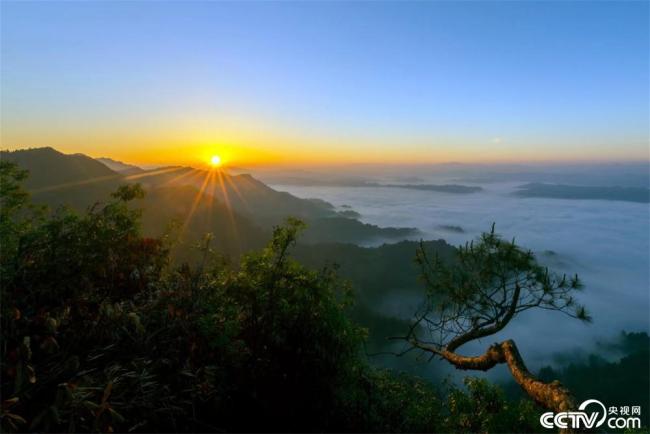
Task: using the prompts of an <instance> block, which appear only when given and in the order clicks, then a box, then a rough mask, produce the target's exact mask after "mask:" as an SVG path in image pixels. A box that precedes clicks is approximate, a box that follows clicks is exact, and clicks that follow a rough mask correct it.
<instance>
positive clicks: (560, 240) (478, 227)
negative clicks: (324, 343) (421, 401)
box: [258, 165, 650, 369]
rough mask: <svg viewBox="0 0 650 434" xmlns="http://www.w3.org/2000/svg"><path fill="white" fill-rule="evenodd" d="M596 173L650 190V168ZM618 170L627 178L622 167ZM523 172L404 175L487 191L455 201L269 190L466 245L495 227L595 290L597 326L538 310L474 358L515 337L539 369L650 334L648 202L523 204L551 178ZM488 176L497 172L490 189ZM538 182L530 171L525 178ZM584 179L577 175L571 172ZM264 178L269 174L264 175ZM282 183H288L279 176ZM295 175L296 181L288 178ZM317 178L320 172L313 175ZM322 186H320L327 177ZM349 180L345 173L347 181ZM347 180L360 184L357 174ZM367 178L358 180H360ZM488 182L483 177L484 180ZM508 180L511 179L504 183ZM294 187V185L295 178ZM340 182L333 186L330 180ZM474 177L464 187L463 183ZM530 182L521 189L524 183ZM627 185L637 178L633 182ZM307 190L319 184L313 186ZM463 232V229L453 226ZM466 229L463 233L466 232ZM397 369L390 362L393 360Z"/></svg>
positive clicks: (371, 178) (594, 171) (405, 308)
mask: <svg viewBox="0 0 650 434" xmlns="http://www.w3.org/2000/svg"><path fill="white" fill-rule="evenodd" d="M613 167H614V168H613V169H612V167H610V166H608V168H607V170H602V167H599V166H596V167H591V169H590V168H580V170H581V171H582V172H581V173H583V174H584V176H582V179H589V180H590V182H589V183H585V184H587V185H600V186H612V185H626V184H627V185H635V186H639V185H641V186H643V182H646V184H645V186H646V187H647V174H648V166H647V165H635V166H634V167H633V168H632V170H630V168H629V167H626V166H613ZM617 167H618V170H617V169H616V168H617ZM367 172H368V171H366V173H364V174H363V180H364V182H373V183H378V184H385V183H395V182H400V179H397V178H396V177H395V174H394V173H391V174H390V176H387V175H386V173H385V172H383V173H380V174H376V173H375V174H373V173H367ZM513 172H516V171H513V170H505V171H504V170H501V171H499V170H497V169H495V168H492V169H490V170H486V169H485V168H484V170H483V172H482V173H481V177H483V178H484V179H483V180H482V182H478V180H477V179H475V180H474V182H469V181H470V180H471V178H472V173H468V172H467V170H466V169H465V168H463V172H462V173H460V172H454V171H453V170H452V171H447V172H446V173H444V174H437V175H431V174H429V175H428V174H426V173H422V171H421V172H420V173H416V174H413V173H404V174H402V179H401V182H405V183H409V184H416V183H417V184H426V183H436V184H440V183H449V182H453V183H456V184H463V185H470V186H472V185H473V186H476V185H478V186H481V187H482V188H483V189H484V190H483V191H480V192H477V193H469V194H454V193H446V192H436V191H423V190H412V189H405V188H395V187H380V186H373V187H355V186H345V184H344V183H342V186H338V185H310V186H305V185H298V184H300V183H301V182H300V180H296V179H294V178H295V176H296V175H295V174H294V175H293V176H294V178H291V181H290V182H288V183H289V184H292V185H286V183H285V184H284V185H283V184H279V183H275V184H274V183H273V176H271V177H269V176H267V182H270V183H271V186H272V187H274V188H275V189H277V190H281V191H288V192H290V193H292V194H294V195H296V196H299V197H303V198H311V197H316V198H320V199H324V200H327V201H329V202H331V203H332V204H333V205H335V206H337V207H340V206H342V205H349V206H350V207H351V208H352V209H353V210H355V211H357V212H359V213H360V214H361V218H360V220H362V221H363V222H367V223H372V224H376V225H380V226H406V227H417V228H419V229H420V230H421V231H422V233H423V235H422V237H423V238H425V239H439V238H443V239H445V240H447V241H448V242H449V243H451V244H455V245H457V244H460V243H464V242H466V241H468V240H471V239H473V238H475V237H477V236H478V235H479V234H480V233H481V232H482V231H487V230H489V228H490V226H491V224H492V222H495V223H496V230H497V232H499V233H500V234H502V235H503V236H504V237H506V238H507V239H511V238H512V237H516V240H517V242H518V243H519V244H520V245H523V246H526V247H529V248H531V249H532V250H533V251H535V252H536V253H537V254H538V258H539V260H540V261H542V262H543V263H545V264H547V265H548V266H549V268H550V269H552V270H556V271H558V272H560V273H563V272H566V273H574V272H577V273H578V274H579V275H580V277H581V278H582V280H583V282H584V284H585V290H584V292H583V293H582V294H581V299H582V301H583V302H584V303H585V304H586V305H587V307H588V308H589V310H590V311H591V313H592V316H593V318H594V321H593V323H592V324H587V325H585V324H582V323H580V322H579V321H577V320H575V319H572V318H569V317H566V316H564V315H562V314H561V313H557V312H548V311H539V312H535V311H528V312H525V313H524V314H522V315H521V316H520V317H519V318H518V319H517V320H516V321H514V322H513V323H511V325H510V326H509V327H508V328H507V329H506V330H505V331H503V332H502V333H501V334H500V335H499V336H494V337H490V338H488V339H487V340H485V341H484V342H481V343H475V344H473V345H471V346H470V345H468V346H467V347H466V348H463V351H464V352H465V353H467V354H470V353H472V352H482V351H483V350H484V349H485V348H486V347H487V346H488V345H489V344H491V343H493V342H496V341H497V340H501V339H506V338H514V339H515V340H516V341H517V343H518V345H519V347H520V350H521V352H522V354H523V356H524V358H525V360H527V361H528V364H529V365H530V367H531V368H533V369H536V368H538V367H540V366H541V365H542V364H546V363H551V362H552V361H553V356H554V354H557V353H558V352H580V351H590V350H592V349H593V346H594V345H595V343H596V341H599V340H600V341H605V340H607V339H610V338H612V339H613V338H614V336H616V335H618V334H619V333H620V332H621V330H626V331H650V321H649V314H650V295H649V293H650V291H649V288H650V278H649V270H650V253H649V249H650V208H649V205H648V204H647V203H632V202H622V201H608V200H566V199H547V198H522V197H517V196H514V195H513V194H512V193H513V191H515V189H516V187H518V186H519V185H521V184H523V183H525V182H531V181H540V182H549V179H550V178H552V176H551V175H549V173H553V172H549V171H548V170H547V171H546V172H544V171H543V170H541V171H539V170H538V172H539V174H540V175H541V179H540V178H539V177H537V178H536V177H535V176H524V177H523V178H517V177H516V176H515V177H514V179H512V173H513ZM486 173H489V178H490V179H489V181H490V182H487V181H488V179H487V178H488V176H487V175H486ZM519 173H522V174H524V175H528V174H527V173H526V172H521V171H520V172H519ZM571 173H575V171H573V172H571ZM571 173H569V176H567V174H566V173H564V174H563V172H562V171H561V170H556V172H555V175H556V178H557V179H558V181H557V182H558V183H560V182H562V183H567V181H566V180H565V179H566V178H571V177H572V175H571ZM258 176H260V177H261V178H262V179H264V178H265V175H264V174H260V175H258ZM274 176H276V178H275V179H276V180H277V179H279V178H278V177H277V176H278V175H277V174H275V175H274ZM287 176H288V175H287ZM300 176H302V177H308V176H314V174H313V173H312V174H306V173H303V174H301V175H300ZM322 176H324V175H322V174H321V178H318V179H322ZM345 176H346V174H337V178H338V179H342V178H345ZM347 176H352V175H351V174H347ZM355 176H357V177H358V173H355ZM478 177H479V176H478V175H477V176H475V178H478ZM500 178H502V179H507V181H503V180H501V179H500ZM287 179H289V178H287ZM328 179H331V178H328ZM463 179H464V180H463ZM518 179H521V181H518ZM622 180H628V181H629V180H632V181H631V182H629V183H625V182H623V181H622ZM304 184H313V182H311V183H310V182H305V183H304ZM450 226H453V227H455V228H450ZM458 227H460V228H462V232H460V230H459V229H458ZM412 303H413V301H412V300H411V301H410V302H407V301H406V300H400V299H399V298H394V299H391V300H384V301H383V302H382V303H380V304H381V307H380V308H381V309H382V310H384V311H385V312H388V311H390V312H393V313H394V312H402V314H403V315H405V316H408V315H409V314H410V313H412V312H411V311H412V306H413V304H412ZM388 363H390V362H388Z"/></svg>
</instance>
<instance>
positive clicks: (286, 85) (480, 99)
mask: <svg viewBox="0 0 650 434" xmlns="http://www.w3.org/2000/svg"><path fill="white" fill-rule="evenodd" d="M1 7H2V11H1V12H2V18H1V19H2V41H1V43H2V46H1V60H2V65H1V68H2V77H1V85H2V89H1V90H2V95H1V99H2V100H1V103H2V105H1V107H2V148H5V149H6V148H9V149H16V148H22V147H35V146H53V147H55V148H57V149H60V150H62V151H64V152H83V153H87V154H89V155H91V156H110V157H114V158H117V159H122V160H126V161H131V162H137V163H191V162H192V161H198V160H205V159H206V158H208V157H209V155H211V154H221V155H222V156H224V157H225V159H226V160H227V161H228V162H230V163H231V164H244V165H245V164H256V163H273V164H281V163H351V162H391V163H401V162H404V163H412V162H417V163H424V162H444V161H452V160H453V161H468V162H479V161H484V162H491V161H546V160H553V161H557V160H572V161H573V160H599V161H600V160H648V159H649V152H650V151H649V144H648V140H649V128H650V126H649V122H650V121H649V117H650V109H649V98H650V89H649V66H650V65H649V56H650V46H649V43H650V42H649V40H650V35H649V24H648V22H649V21H648V16H649V3H648V2H646V1H640V2H633V1H619V2H607V1H602V2H588V1H584V2H577V1H548V2H532V1H525V2H505V1H503V2H490V1H486V2H441V1H437V2H378V3H371V2H357V3H344V2H317V3H314V2H309V3H307V2H264V3H262V2H245V3H228V2H182V3H181V2H101V3H100V2H89V3H83V2H6V1H3V2H2V6H1Z"/></svg>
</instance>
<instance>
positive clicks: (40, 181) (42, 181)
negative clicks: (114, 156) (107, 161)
mask: <svg viewBox="0 0 650 434" xmlns="http://www.w3.org/2000/svg"><path fill="white" fill-rule="evenodd" d="M0 158H2V159H3V160H7V161H13V162H15V163H16V164H18V166H20V167H22V168H25V169H28V170H29V178H28V179H27V181H26V183H25V186H26V187H27V188H28V189H29V190H32V191H41V190H51V189H55V188H58V187H65V186H72V185H74V184H76V183H80V182H86V183H88V182H92V181H96V182H101V181H106V180H111V179H119V177H120V175H119V174H118V173H117V172H115V171H113V170H111V169H109V168H108V167H106V166H105V165H104V164H102V163H100V162H99V161H96V160H94V159H92V158H90V157H88V156H86V155H83V154H63V153H61V152H59V151H57V150H55V149H53V148H50V147H46V148H32V149H25V150H18V151H2V152H0Z"/></svg>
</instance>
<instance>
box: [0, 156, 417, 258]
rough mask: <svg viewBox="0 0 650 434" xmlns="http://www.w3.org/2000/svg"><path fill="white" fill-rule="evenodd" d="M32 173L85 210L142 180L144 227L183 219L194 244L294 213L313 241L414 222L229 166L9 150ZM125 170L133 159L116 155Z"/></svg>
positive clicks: (48, 195)
mask: <svg viewBox="0 0 650 434" xmlns="http://www.w3.org/2000/svg"><path fill="white" fill-rule="evenodd" d="M2 158H6V159H7V160H11V161H14V162H16V163H17V164H18V165H19V166H20V167H22V168H23V169H27V170H28V171H29V173H30V176H29V178H28V182H27V183H26V186H27V188H28V190H29V191H30V192H31V193H32V197H33V199H34V201H35V202H37V203H42V204H46V205H48V206H50V207H52V208H57V207H59V206H61V205H67V206H70V207H72V208H73V209H76V210H78V211H83V210H85V209H86V208H88V207H90V206H93V205H94V204H95V203H97V202H104V201H106V200H108V199H109V197H110V194H111V193H112V192H113V191H115V190H116V189H117V188H118V187H119V186H120V185H123V184H126V183H136V182H137V183H140V184H141V185H142V186H143V187H144V189H145V191H147V192H148V194H147V196H146V197H145V199H144V200H143V201H142V202H141V206H142V207H143V210H144V228H143V229H144V230H145V231H146V232H147V233H148V234H151V235H155V234H159V233H161V231H163V230H166V227H165V225H166V224H167V222H169V221H170V220H172V219H173V220H176V221H178V222H184V223H182V224H183V225H184V229H183V232H182V233H181V234H180V235H179V237H180V238H179V239H180V240H181V241H182V242H183V243H184V244H190V243H192V242H195V241H197V240H198V239H200V238H201V237H202V236H203V235H204V234H205V233H207V232H210V233H213V234H217V233H218V235H215V245H216V246H217V248H219V249H221V250H222V251H223V252H225V253H233V252H241V251H245V250H247V249H248V248H250V247H256V246H259V245H261V243H262V241H263V240H264V239H266V238H265V237H266V236H267V235H268V234H269V233H270V231H271V229H272V228H273V226H275V225H277V224H280V223H282V222H283V221H284V220H285V219H286V218H287V217H288V216H294V217H298V218H301V219H303V220H305V221H306V222H307V223H308V225H310V224H311V225H312V226H313V227H312V228H311V229H309V230H308V233H307V234H306V235H307V238H306V240H307V241H309V242H311V243H318V242H322V241H327V242H332V241H346V242H364V241H372V240H377V239H382V240H389V239H393V240H396V239H402V238H404V237H406V236H408V235H413V234H414V232H413V230H412V229H408V228H380V227H377V226H372V225H367V224H364V223H362V222H359V221H357V220H352V219H349V218H346V217H345V216H342V215H339V214H338V213H337V211H336V210H335V208H334V207H333V206H332V205H331V204H330V203H328V202H326V201H323V200H320V199H301V198H298V197H295V196H293V195H291V194H289V193H286V192H281V191H277V190H274V189H272V188H270V187H269V186H267V185H266V184H264V183H263V182H261V181H259V180H257V179H255V178H254V177H252V176H251V175H248V174H241V175H231V174H229V173H228V172H226V171H224V170H219V171H216V170H212V171H208V170H199V169H194V168H191V167H179V166H169V167H162V168H157V169H152V170H142V169H140V170H139V171H137V173H133V172H134V171H133V170H132V169H125V171H126V173H125V171H122V172H116V171H114V170H111V169H109V168H108V167H106V165H105V164H104V163H102V162H100V161H97V160H95V159H92V158H90V157H87V156H85V155H82V154H74V155H68V154H63V153H61V152H58V151H56V150H54V149H52V148H35V149H27V150H19V151H13V152H3V153H2ZM117 163H119V164H121V165H122V166H115V165H114V167H115V168H116V169H118V168H119V169H124V166H128V165H127V164H124V163H121V162H117Z"/></svg>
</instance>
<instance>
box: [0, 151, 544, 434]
mask: <svg viewBox="0 0 650 434" xmlns="http://www.w3.org/2000/svg"><path fill="white" fill-rule="evenodd" d="M0 169H1V172H0V173H1V175H2V184H1V185H2V190H1V199H2V208H1V209H2V211H1V213H0V233H1V235H2V247H3V249H2V257H1V259H2V261H1V264H0V265H1V267H2V268H1V270H0V271H1V273H0V279H1V281H0V283H1V288H2V300H3V303H2V344H3V345H2V367H1V368H2V373H3V375H2V396H3V400H4V401H3V410H2V427H3V431H20V432H24V431H29V432H33V431H38V432H61V431H67V432H127V431H128V432H181V431H182V432H197V431H199V432H206V431H244V432H247V431H261V430H264V431H319V432H320V431H371V432H377V431H383V432H386V431H399V432H425V431H428V432H443V431H453V432H457V431H475V430H490V431H531V430H533V429H534V427H535V412H534V410H533V407H532V406H531V404H530V403H528V402H527V401H522V402H521V403H520V404H516V405H513V404H510V403H507V402H506V400H505V399H504V397H503V395H502V394H501V393H500V392H499V391H498V390H497V389H495V388H494V386H490V385H489V384H488V383H486V382H485V381H478V380H476V381H470V382H469V383H468V387H469V389H468V391H467V392H464V391H461V390H459V389H452V390H442V389H439V390H436V389H435V388H434V387H433V386H432V385H430V384H427V383H426V382H423V381H422V380H418V379H417V378H412V377H407V376H404V375H399V374H396V373H393V372H388V371H380V370H377V369H374V368H371V367H370V366H369V365H368V363H367V361H366V360H365V357H364V355H363V352H362V341H363V336H364V332H363V330H362V329H361V328H360V327H359V326H357V325H356V324H355V323H354V322H353V321H352V320H351V319H350V317H349V315H348V313H349V311H350V308H351V305H352V303H353V298H354V297H353V291H352V290H351V288H350V287H349V286H348V285H347V284H346V283H345V282H343V281H341V280H340V279H339V278H338V277H337V276H336V274H335V273H334V272H333V270H332V269H330V268H321V269H320V270H312V269H308V268H305V267H304V266H302V265H300V264H299V263H297V262H294V261H293V260H291V259H290V258H289V251H290V250H291V249H292V247H293V245H294V243H295V241H296V238H297V236H298V234H299V231H300V229H301V227H302V223H300V222H299V221H297V220H289V221H288V222H287V224H286V225H285V226H283V227H279V228H277V229H276V230H275V231H274V232H273V234H272V236H271V238H270V240H269V243H268V245H267V246H266V247H265V248H263V249H261V250H257V251H254V252H251V253H248V254H246V255H244V256H243V257H242V258H241V260H240V262H239V265H238V266H233V265H231V263H229V262H228V261H224V260H223V259H221V257H220V256H218V255H216V256H215V255H213V253H212V252H211V249H210V244H209V243H206V244H205V245H204V246H203V248H202V249H201V250H200V255H201V260H200V261H199V262H198V263H195V264H193V265H190V264H184V265H180V266H172V265H170V262H169V257H168V248H169V245H168V244H167V243H166V242H165V240H162V239H156V238H147V237H143V236H142V235H141V232H140V229H139V226H140V212H139V211H137V210H134V209H132V208H130V207H129V203H130V202H131V201H132V200H134V199H137V198H139V197H141V196H142V194H143V192H142V190H141V189H140V188H139V187H138V186H137V185H127V186H123V187H121V188H119V189H118V190H117V191H116V192H115V193H114V194H113V195H112V197H111V199H110V200H109V201H108V202H105V203H102V204H101V205H98V206H96V207H94V208H92V209H90V210H88V211H87V212H86V213H83V214H74V213H72V212H69V211H60V212H59V213H56V214H46V213H43V212H42V211H41V210H40V209H38V208H32V207H31V205H30V202H29V198H28V195H27V194H26V193H25V192H24V191H23V190H22V188H21V186H20V182H21V181H22V180H24V178H25V176H26V173H25V172H24V171H21V170H20V169H18V168H17V167H16V166H15V165H12V164H11V163H7V162H5V161H2V162H1V163H0ZM252 415H253V416H254V417H252ZM477 415H479V417H477Z"/></svg>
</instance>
